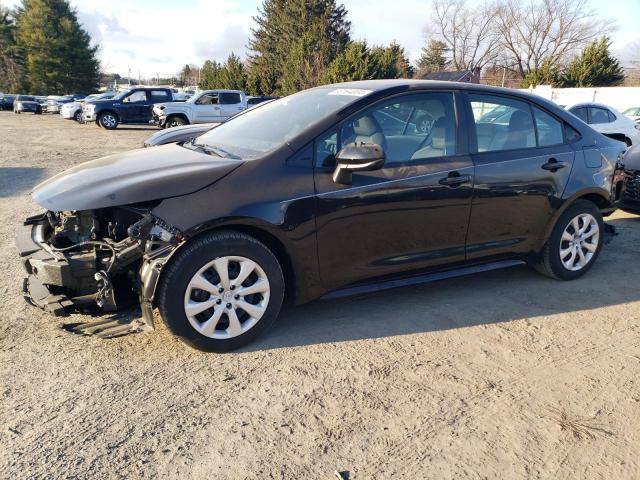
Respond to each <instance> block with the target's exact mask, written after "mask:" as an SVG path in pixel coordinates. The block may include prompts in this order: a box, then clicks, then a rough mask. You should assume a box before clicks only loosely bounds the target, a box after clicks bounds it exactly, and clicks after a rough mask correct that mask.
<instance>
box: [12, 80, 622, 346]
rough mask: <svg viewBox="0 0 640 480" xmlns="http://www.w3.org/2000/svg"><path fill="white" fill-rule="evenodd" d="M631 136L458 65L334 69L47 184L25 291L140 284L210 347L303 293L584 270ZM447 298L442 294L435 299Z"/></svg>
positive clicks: (92, 326)
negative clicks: (323, 79) (410, 73)
mask: <svg viewBox="0 0 640 480" xmlns="http://www.w3.org/2000/svg"><path fill="white" fill-rule="evenodd" d="M623 148H624V145H622V144H620V143H619V142H616V141H615V140H611V139H608V138H606V137H604V136H602V135H601V134H599V133H597V132H595V131H594V130H592V129H591V128H590V127H589V126H588V125H586V124H584V123H582V122H581V121H580V120H579V119H577V118H576V117H574V116H573V115H571V114H570V113H568V112H566V111H564V110H563V109H561V108H558V107H556V106H555V105H554V104H552V103H550V102H548V101H546V100H543V99H541V98H538V97H534V96H530V95H527V94H524V93H518V92H515V91H512V90H506V89H499V88H491V87H484V86H479V85H468V84H458V83H447V82H440V83H438V82H426V81H409V80H406V81H405V80H397V81H367V82H353V83H348V84H339V85H330V86H324V87H319V88H314V89H311V90H307V91H304V92H301V93H297V94H295V95H291V96H289V97H286V98H282V99H280V100H276V101H274V102H272V103H270V104H268V105H265V106H264V107H261V108H258V109H255V110H248V111H246V112H244V113H242V114H240V115H238V116H237V117H235V118H234V119H232V120H231V121H229V122H227V123H225V124H222V125H220V126H218V127H216V128H214V129H212V130H211V131H209V132H207V133H205V134H203V135H202V136H199V137H198V138H197V139H195V140H192V141H188V142H184V143H179V144H173V145H165V146H160V147H157V148H152V149H149V148H147V149H140V150H134V151H131V152H127V153H123V154H117V155H112V156H109V157H105V158H102V159H99V160H94V161H90V162H88V163H85V164H82V165H79V166H76V167H74V168H72V169H70V170H68V171H66V172H64V173H61V174H59V175H57V176H55V177H53V178H51V179H49V180H47V181H45V182H44V183H42V184H40V185H39V186H37V187H36V188H35V190H34V193H33V198H34V200H35V201H36V202H37V203H38V204H39V205H40V206H42V207H43V208H44V209H45V210H46V211H45V212H44V213H42V214H40V215H37V216H34V217H31V218H29V219H27V220H26V222H25V224H26V226H25V230H24V231H23V232H22V233H20V234H19V235H18V246H19V250H20V255H21V256H22V260H23V262H24V265H25V267H26V270H27V272H28V277H27V278H26V279H25V282H24V290H25V296H26V297H27V298H28V299H29V300H30V301H31V302H32V303H33V304H35V305H37V306H40V307H42V308H44V309H46V310H49V311H51V312H53V313H57V314H61V313H64V312H65V311H68V310H69V309H73V308H85V307H87V306H91V305H93V308H95V307H96V306H97V307H99V308H101V309H102V310H103V311H105V312H110V311H114V310H117V309H120V308H123V307H125V306H127V305H130V304H131V303H132V301H133V302H139V304H140V306H141V309H142V320H136V321H134V322H133V323H130V324H122V323H120V321H114V320H112V319H107V320H103V321H101V322H93V323H89V324H88V326H85V328H84V329H83V330H82V331H84V332H85V333H98V334H102V335H103V336H111V335H116V334H120V333H123V332H127V331H130V330H139V329H150V328H152V327H153V314H152V312H153V309H154V308H155V307H157V308H158V309H159V311H160V314H161V317H162V318H163V319H164V321H165V322H166V324H167V325H168V327H169V328H170V330H171V331H172V332H173V333H175V334H176V335H178V336H179V337H180V338H182V339H183V340H185V341H187V342H188V343H190V344H191V345H193V346H195V347H197V348H200V349H203V350H209V351H227V350H231V349H234V348H237V347H239V346H241V345H244V344H246V343H247V342H249V341H251V340H252V339H254V338H255V337H257V336H258V335H259V334H261V333H262V332H264V331H265V330H266V329H267V328H268V327H269V326H270V325H271V324H272V323H273V321H274V320H275V318H276V317H277V316H278V313H279V311H280V308H281V306H282V304H283V301H284V300H285V298H287V299H290V300H291V301H292V302H294V303H302V302H306V301H309V300H312V299H315V298H319V297H323V296H324V297H328V298H335V297H336V296H339V295H345V294H353V293H361V292H366V291H372V290H379V289H382V288H386V287H390V286H397V285H400V284H407V283H416V282H423V281H427V280H433V279H438V278H443V277H447V276H453V275H459V274H464V273H470V272H477V271H482V270H487V269H490V268H498V267H504V266H509V265H513V264H515V263H519V262H520V263H521V262H528V263H530V264H532V265H534V266H535V267H536V268H537V269H538V270H540V271H541V272H543V273H544V274H546V275H548V276H550V277H553V278H556V279H560V280H571V279H575V278H577V277H579V276H581V275H583V274H584V273H585V272H586V271H587V270H589V269H590V268H591V267H592V266H593V264H594V262H595V260H596V258H597V257H598V253H599V252H600V249H601V247H602V244H603V234H604V231H603V220H602V218H603V214H604V215H606V214H608V213H610V212H611V211H612V210H613V209H614V206H615V201H616V200H617V199H616V193H615V192H617V191H620V186H619V185H617V184H616V181H615V180H614V178H617V177H616V175H617V173H618V170H617V165H618V160H619V158H620V155H621V153H622V149H623ZM425 308H428V305H425Z"/></svg>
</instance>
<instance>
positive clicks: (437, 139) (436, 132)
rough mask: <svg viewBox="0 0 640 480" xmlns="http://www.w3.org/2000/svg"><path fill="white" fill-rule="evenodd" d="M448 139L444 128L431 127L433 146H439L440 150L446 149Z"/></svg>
mask: <svg viewBox="0 0 640 480" xmlns="http://www.w3.org/2000/svg"><path fill="white" fill-rule="evenodd" d="M446 143H447V140H446V138H445V129H444V128H432V129H431V148H437V149H438V150H444V149H445V147H446Z"/></svg>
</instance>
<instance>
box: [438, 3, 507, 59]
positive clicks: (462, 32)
mask: <svg viewBox="0 0 640 480" xmlns="http://www.w3.org/2000/svg"><path fill="white" fill-rule="evenodd" d="M426 35H427V37H428V38H429V39H430V40H437V41H442V42H444V43H445V44H446V45H447V48H448V51H449V55H450V56H451V61H450V66H452V67H453V68H455V69H456V70H474V69H475V68H483V67H484V66H486V65H488V64H490V63H493V62H495V60H496V58H497V57H498V53H499V47H500V37H499V35H498V31H497V28H496V23H495V6H494V5H493V4H490V3H484V4H482V5H479V6H477V7H470V6H469V5H468V4H467V2H466V0H453V1H447V0H435V1H434V2H433V14H432V17H431V23H430V24H429V25H428V26H427V28H426Z"/></svg>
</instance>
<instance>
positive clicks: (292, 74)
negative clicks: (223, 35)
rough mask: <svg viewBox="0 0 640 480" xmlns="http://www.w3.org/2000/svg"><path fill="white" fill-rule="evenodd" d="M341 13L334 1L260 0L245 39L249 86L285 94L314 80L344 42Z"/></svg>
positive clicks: (346, 30)
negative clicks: (248, 50) (247, 37)
mask: <svg viewBox="0 0 640 480" xmlns="http://www.w3.org/2000/svg"><path fill="white" fill-rule="evenodd" d="M346 16H347V10H346V8H345V7H344V6H343V5H340V6H338V5H337V4H336V1H335V0H264V2H263V4H262V8H261V9H260V10H259V13H258V16H256V17H254V20H255V22H256V24H257V25H258V26H257V28H256V29H254V30H253V31H252V38H251V39H250V41H249V49H250V51H251V55H250V57H249V65H250V78H249V85H250V88H252V89H255V90H256V93H262V94H272V93H277V94H281V95H286V94H289V93H293V92H295V91H297V90H299V89H302V88H307V87H310V86H314V85H317V84H318V82H319V80H320V78H321V77H322V75H324V73H325V72H326V70H327V68H328V66H329V64H330V63H331V61H332V60H333V59H334V58H335V57H336V56H337V54H338V53H339V52H340V51H342V49H344V47H345V46H346V45H347V44H348V42H349V32H350V30H351V24H350V22H349V21H347V19H346Z"/></svg>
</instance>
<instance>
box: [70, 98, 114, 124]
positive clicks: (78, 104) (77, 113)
mask: <svg viewBox="0 0 640 480" xmlns="http://www.w3.org/2000/svg"><path fill="white" fill-rule="evenodd" d="M115 95H116V92H104V93H94V94H91V95H87V96H86V97H85V98H83V99H82V100H76V101H73V102H69V103H65V104H64V105H62V108H60V116H61V117H62V118H66V119H67V120H75V121H77V122H82V106H83V105H84V104H85V103H86V102H92V101H94V100H108V99H110V98H113V97H115Z"/></svg>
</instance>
